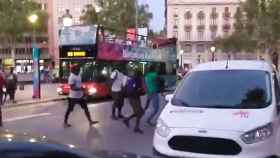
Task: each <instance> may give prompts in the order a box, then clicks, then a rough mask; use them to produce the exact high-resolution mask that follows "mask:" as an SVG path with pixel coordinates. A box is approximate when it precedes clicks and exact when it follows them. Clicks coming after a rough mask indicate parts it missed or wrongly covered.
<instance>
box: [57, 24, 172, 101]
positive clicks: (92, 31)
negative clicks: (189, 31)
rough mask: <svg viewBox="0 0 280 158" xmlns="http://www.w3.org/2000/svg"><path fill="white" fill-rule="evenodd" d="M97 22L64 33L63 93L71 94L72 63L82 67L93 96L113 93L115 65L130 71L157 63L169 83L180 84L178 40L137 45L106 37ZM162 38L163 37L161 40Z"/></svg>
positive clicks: (61, 69)
mask: <svg viewBox="0 0 280 158" xmlns="http://www.w3.org/2000/svg"><path fill="white" fill-rule="evenodd" d="M99 30H100V29H99V28H98V27H97V26H94V25H91V26H71V27H66V28H64V29H63V30H62V31H61V35H60V73H59V76H60V81H61V84H60V85H59V87H58V88H57V92H58V93H59V94H61V95H62V94H64V95H67V94H68V93H69V90H70V86H69V85H68V84H67V79H68V77H69V75H70V69H71V66H72V65H74V64H78V65H79V66H80V67H81V77H82V82H83V84H82V86H83V87H84V88H85V89H86V90H87V91H88V93H87V94H89V96H90V97H94V98H96V97H97V98H103V97H107V96H110V84H108V83H109V81H110V74H111V72H112V71H113V69H114V68H118V69H119V70H120V71H122V72H124V73H125V74H127V73H128V72H129V71H130V70H139V71H141V72H142V73H143V74H144V73H145V72H146V71H147V68H148V67H149V66H150V65H151V64H153V65H155V66H156V68H157V71H158V72H159V74H160V75H161V76H162V77H163V78H164V79H165V81H166V82H165V84H166V87H172V86H174V85H175V84H176V40H174V39H173V40H170V39H169V40H166V41H167V42H166V44H165V45H164V46H160V47H156V48H152V47H136V46H131V45H127V43H126V42H119V41H118V42H116V41H111V40H106V38H105V37H104V36H103V35H101V33H100V32H101V31H99ZM161 41H162V40H161Z"/></svg>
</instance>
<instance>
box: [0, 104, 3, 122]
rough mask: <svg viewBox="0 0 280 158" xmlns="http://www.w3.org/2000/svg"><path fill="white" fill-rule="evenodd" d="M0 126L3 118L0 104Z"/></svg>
mask: <svg viewBox="0 0 280 158" xmlns="http://www.w3.org/2000/svg"><path fill="white" fill-rule="evenodd" d="M0 127H3V120H2V106H0Z"/></svg>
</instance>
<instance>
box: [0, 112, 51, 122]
mask: <svg viewBox="0 0 280 158" xmlns="http://www.w3.org/2000/svg"><path fill="white" fill-rule="evenodd" d="M49 115H52V114H51V113H40V114H33V115H25V116H20V117H14V118H9V119H5V120H4V122H13V121H19V120H24V119H30V118H35V117H43V116H49Z"/></svg>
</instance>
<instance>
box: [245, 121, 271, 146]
mask: <svg viewBox="0 0 280 158" xmlns="http://www.w3.org/2000/svg"><path fill="white" fill-rule="evenodd" d="M272 133H273V126H272V123H269V124H267V125H265V126H262V127H259V128H256V129H254V130H252V131H249V132H246V133H245V134H243V135H242V136H241V139H242V140H243V142H244V143H246V144H253V143H257V142H261V141H264V140H266V139H267V138H269V137H271V136H272Z"/></svg>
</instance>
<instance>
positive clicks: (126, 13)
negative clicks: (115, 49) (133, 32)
mask: <svg viewBox="0 0 280 158" xmlns="http://www.w3.org/2000/svg"><path fill="white" fill-rule="evenodd" d="M148 9H149V6H148V5H140V6H138V26H141V27H148V25H149V22H150V20H151V19H152V17H153V15H152V13H150V12H149V11H148ZM98 11H100V12H98ZM135 12H136V8H135V0H98V2H97V4H96V5H95V7H94V6H93V5H87V6H86V7H85V10H84V14H83V15H82V16H81V20H82V21H83V22H84V23H85V24H100V25H102V26H104V27H105V28H111V29H112V33H115V34H117V35H125V32H126V31H127V29H128V28H131V27H135V25H136V24H135V17H136V14H135Z"/></svg>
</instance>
